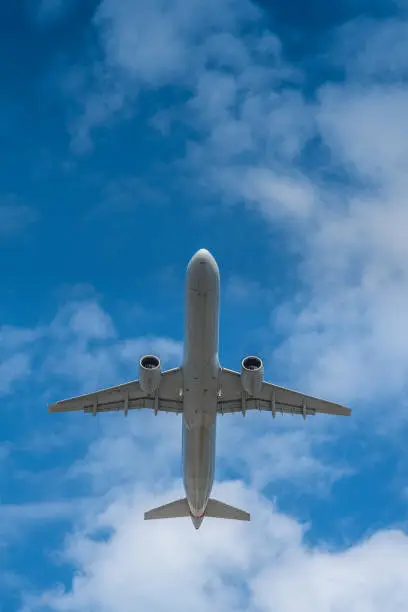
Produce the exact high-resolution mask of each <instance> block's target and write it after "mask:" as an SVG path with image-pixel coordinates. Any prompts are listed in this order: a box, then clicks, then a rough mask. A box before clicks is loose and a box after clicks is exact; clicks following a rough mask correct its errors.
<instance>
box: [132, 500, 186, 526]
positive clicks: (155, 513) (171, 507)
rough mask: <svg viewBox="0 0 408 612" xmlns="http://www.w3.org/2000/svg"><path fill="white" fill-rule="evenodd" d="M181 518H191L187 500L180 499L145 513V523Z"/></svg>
mask: <svg viewBox="0 0 408 612" xmlns="http://www.w3.org/2000/svg"><path fill="white" fill-rule="evenodd" d="M180 516H191V514H190V508H189V505H188V503H187V499H186V498H184V499H178V500H176V501H174V502H170V503H169V504H165V505H164V506H159V507H158V508H153V510H149V511H148V512H145V513H144V519H145V521H150V520H153V519H165V518H178V517H180Z"/></svg>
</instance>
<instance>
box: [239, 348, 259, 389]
mask: <svg viewBox="0 0 408 612" xmlns="http://www.w3.org/2000/svg"><path fill="white" fill-rule="evenodd" d="M263 379H264V367H263V363H262V359H260V358H259V357H245V359H243V360H242V363H241V384H242V388H243V389H244V391H246V392H247V393H248V394H249V395H257V394H258V393H260V391H261V389H262V383H263Z"/></svg>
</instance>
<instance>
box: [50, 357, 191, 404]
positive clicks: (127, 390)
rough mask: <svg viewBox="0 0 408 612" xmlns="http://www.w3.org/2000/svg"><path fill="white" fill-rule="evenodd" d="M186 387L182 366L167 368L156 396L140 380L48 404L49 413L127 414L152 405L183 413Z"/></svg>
mask: <svg viewBox="0 0 408 612" xmlns="http://www.w3.org/2000/svg"><path fill="white" fill-rule="evenodd" d="M182 387H183V383H182V374H181V369H180V368H174V369H173V370H167V371H165V372H163V373H162V375H161V380H160V386H159V391H158V393H157V394H156V395H148V394H147V393H145V392H144V391H143V390H142V389H141V387H140V384H139V381H138V380H134V381H132V382H128V383H125V384H123V385H118V386H116V387H109V388H108V389H101V390H100V391H95V392H94V393H88V394H87V395H79V396H78V397H72V398H70V399H66V400H62V401H60V402H56V403H55V404H51V405H50V406H48V411H49V412H69V411H71V410H83V411H84V412H89V413H92V414H93V415H96V413H97V412H109V411H117V410H123V411H124V412H125V415H127V413H128V411H129V410H134V409H140V408H151V409H152V410H154V411H155V413H156V414H157V412H175V413H180V412H183V399H182V395H181V390H182Z"/></svg>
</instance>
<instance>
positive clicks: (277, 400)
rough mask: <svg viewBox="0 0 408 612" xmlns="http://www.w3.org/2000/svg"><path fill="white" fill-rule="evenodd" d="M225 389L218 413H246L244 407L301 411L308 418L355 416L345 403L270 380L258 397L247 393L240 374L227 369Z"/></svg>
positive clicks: (223, 371) (224, 382)
mask: <svg viewBox="0 0 408 612" xmlns="http://www.w3.org/2000/svg"><path fill="white" fill-rule="evenodd" d="M221 390H222V396H221V399H220V400H219V401H218V412H220V413H229V412H242V411H243V409H244V410H261V411H264V410H265V411H270V412H272V413H277V412H280V413H282V414H284V413H289V414H290V413H291V414H300V415H302V416H304V417H306V416H313V415H315V414H317V413H320V414H329V415H335V416H350V415H351V409H350V408H347V407H346V406H343V405H342V404H337V403H335V402H329V401H327V400H324V399H320V398H317V397H313V396H312V395H306V394H304V393H299V392H298V391H293V390H291V389H286V388H285V387H279V386H278V385H273V384H272V383H269V382H267V381H264V383H263V385H262V388H261V391H260V393H259V394H257V395H256V397H255V396H249V395H246V394H245V393H243V390H242V387H241V375H240V373H239V372H235V371H234V370H227V369H225V368H223V369H222V372H221Z"/></svg>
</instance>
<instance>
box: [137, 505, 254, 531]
mask: <svg viewBox="0 0 408 612" xmlns="http://www.w3.org/2000/svg"><path fill="white" fill-rule="evenodd" d="M182 516H190V517H191V518H193V519H194V518H196V519H197V518H198V517H193V516H192V515H191V512H190V508H189V505H188V502H187V499H186V498H183V499H178V500H176V501H174V502H170V503H169V504H165V505H164V506H159V507H158V508H153V510H149V511H148V512H145V513H144V519H145V521H150V520H153V519H164V518H178V517H182ZM204 516H211V517H213V518H223V519H233V520H236V521H249V520H250V519H251V515H250V514H249V512H245V511H244V510H240V509H239V508H234V506H229V505H228V504H224V503H223V502H220V501H218V500H216V499H209V500H208V502H207V507H206V509H205V512H204ZM199 518H200V519H201V520H200V524H201V521H202V519H203V518H204V517H202V516H201V517H199ZM193 522H194V521H193ZM197 528H198V527H197Z"/></svg>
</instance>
